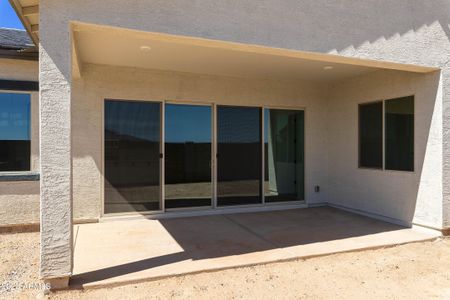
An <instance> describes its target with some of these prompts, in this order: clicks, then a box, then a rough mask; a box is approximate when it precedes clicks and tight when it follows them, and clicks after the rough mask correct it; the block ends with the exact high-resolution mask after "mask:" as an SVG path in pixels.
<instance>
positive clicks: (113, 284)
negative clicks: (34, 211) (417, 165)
mask: <svg viewBox="0 0 450 300" xmlns="http://www.w3.org/2000/svg"><path fill="white" fill-rule="evenodd" d="M440 238H441V237H439V236H437V237H429V238H423V239H418V240H414V241H407V242H401V243H393V244H386V245H378V246H368V247H361V248H355V249H351V250H342V251H335V252H330V253H321V254H313V255H307V256H301V257H290V258H284V259H277V260H272V261H265V262H260V263H249V264H246V263H243V264H239V265H235V266H228V267H217V268H212V269H208V270H199V271H190V272H181V273H173V274H167V275H162V276H155V277H146V278H142V279H129V280H124V281H117V282H107V283H97V284H96V283H94V284H87V285H77V284H74V285H71V283H70V280H69V287H68V288H67V289H68V290H94V289H102V288H114V287H120V286H124V285H129V284H138V283H144V282H152V281H158V280H162V279H168V278H176V277H181V276H189V275H196V274H204V273H214V272H220V271H224V270H231V269H239V268H248V267H254V266H264V265H269V264H275V263H284V262H291V261H300V260H302V261H304V260H308V259H312V258H319V257H325V256H330V255H336V254H344V253H355V252H362V251H368V250H378V249H388V248H393V247H397V246H402V245H407V244H414V243H422V242H432V241H435V240H438V239H440ZM67 289H66V290H67ZM56 292H57V291H56Z"/></svg>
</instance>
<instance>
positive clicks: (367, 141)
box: [359, 102, 383, 169]
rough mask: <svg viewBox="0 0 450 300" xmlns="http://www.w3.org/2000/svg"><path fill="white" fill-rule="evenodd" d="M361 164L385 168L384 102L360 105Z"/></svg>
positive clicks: (362, 165)
mask: <svg viewBox="0 0 450 300" xmlns="http://www.w3.org/2000/svg"><path fill="white" fill-rule="evenodd" d="M359 166H360V167H364V168H376V169H381V168H383V102H375V103H369V104H362V105H360V106H359Z"/></svg>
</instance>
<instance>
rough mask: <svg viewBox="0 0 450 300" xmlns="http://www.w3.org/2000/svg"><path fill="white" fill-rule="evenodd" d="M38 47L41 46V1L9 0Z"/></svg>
mask: <svg viewBox="0 0 450 300" xmlns="http://www.w3.org/2000/svg"><path fill="white" fill-rule="evenodd" d="M9 3H10V4H11V6H12V7H13V8H14V10H15V11H16V13H17V16H19V19H20V21H22V24H23V26H24V27H25V29H26V30H27V32H28V34H29V35H30V37H31V39H32V40H33V42H34V44H35V45H36V47H38V46H39V0H9Z"/></svg>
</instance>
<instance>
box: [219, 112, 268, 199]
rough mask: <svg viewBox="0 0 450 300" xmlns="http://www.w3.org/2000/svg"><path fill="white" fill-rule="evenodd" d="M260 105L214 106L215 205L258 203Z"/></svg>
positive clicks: (259, 189) (260, 161)
mask: <svg viewBox="0 0 450 300" xmlns="http://www.w3.org/2000/svg"><path fill="white" fill-rule="evenodd" d="M261 152H262V147H261V108H257V107H237V106H218V107H217V205H218V206H228V205H244V204H257V203H262V197H261V190H262V189H261V179H262V176H261V165H262V160H261Z"/></svg>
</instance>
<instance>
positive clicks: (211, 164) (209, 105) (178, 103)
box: [161, 100, 215, 212]
mask: <svg viewBox="0 0 450 300" xmlns="http://www.w3.org/2000/svg"><path fill="white" fill-rule="evenodd" d="M166 104H174V105H190V106H207V107H209V108H210V109H211V161H210V166H211V204H210V205H208V206H192V207H177V208H168V209H166V208H165V202H166V199H165V192H164V194H163V196H164V197H163V198H162V199H163V202H164V210H163V211H164V212H167V211H169V212H175V211H198V210H210V209H214V208H215V206H214V203H215V196H214V195H215V184H214V181H215V167H214V165H215V163H214V162H215V155H214V153H215V152H214V151H215V131H214V120H215V118H214V111H215V109H214V103H212V102H199V101H195V102H194V101H188V100H184V101H177V100H165V101H164V116H165V105H166ZM162 127H164V130H163V134H164V145H165V127H166V126H165V117H164V119H163V123H162ZM164 150H165V148H164ZM162 153H163V157H164V159H165V156H166V153H165V151H164V152H162ZM164 159H163V161H162V162H161V165H162V166H163V169H165V162H164ZM163 175H164V183H165V170H163ZM162 190H163V191H165V185H163V186H162Z"/></svg>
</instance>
